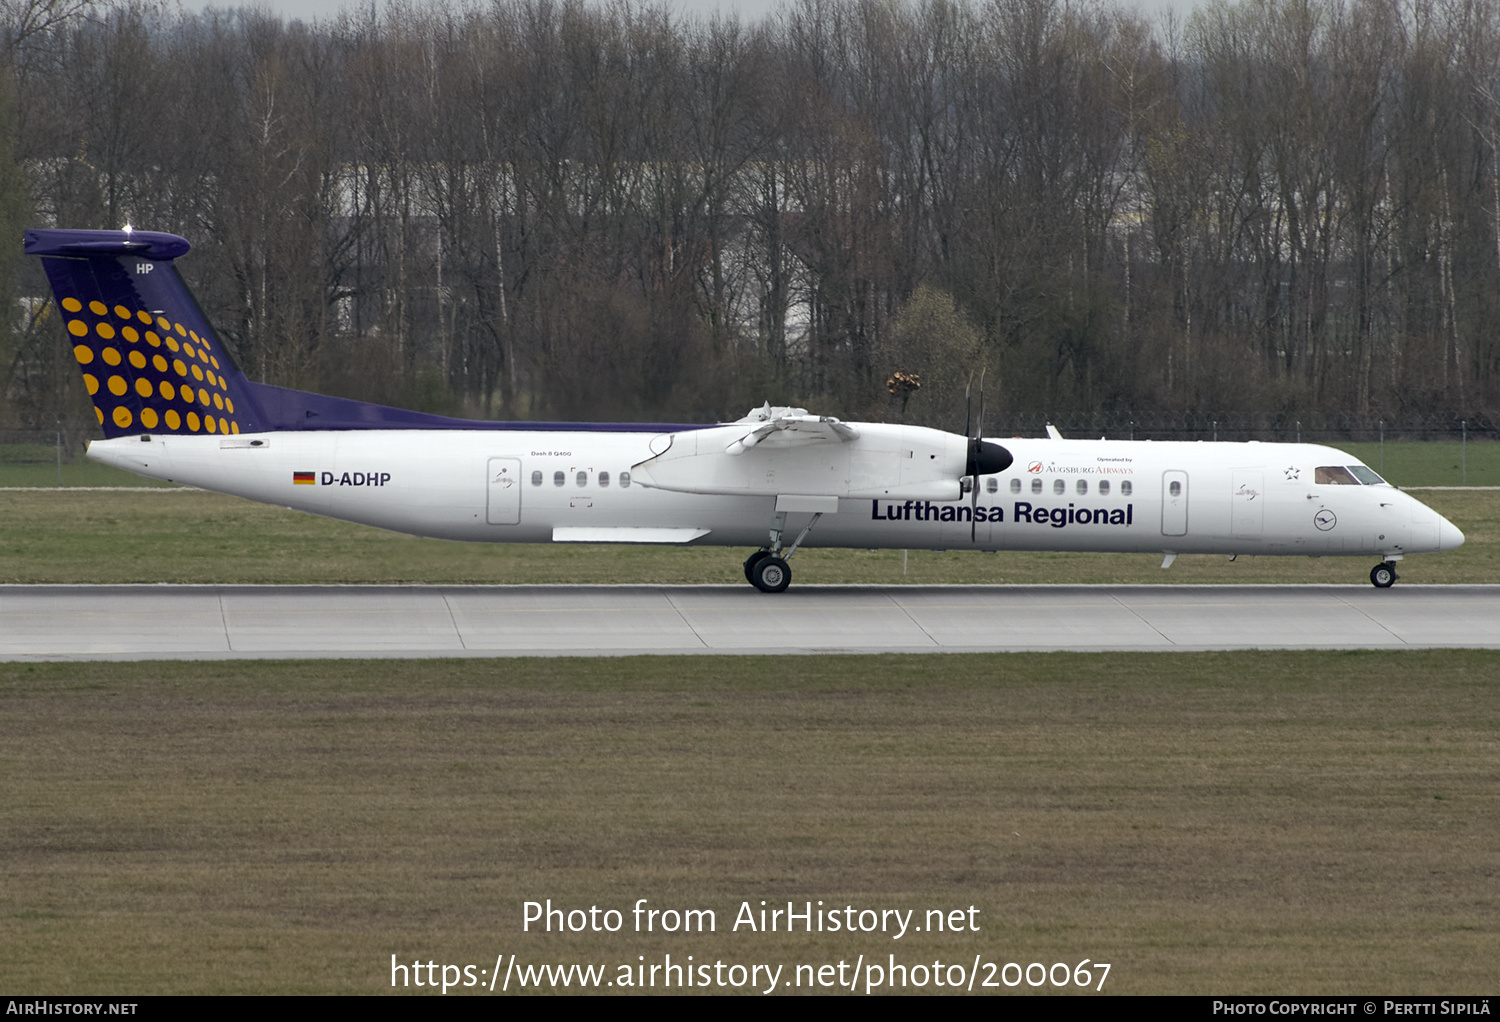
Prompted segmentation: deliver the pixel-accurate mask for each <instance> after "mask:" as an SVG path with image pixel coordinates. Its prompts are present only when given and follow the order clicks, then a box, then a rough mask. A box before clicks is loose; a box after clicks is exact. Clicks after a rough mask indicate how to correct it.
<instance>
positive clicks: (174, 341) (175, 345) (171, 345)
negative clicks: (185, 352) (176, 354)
mask: <svg viewBox="0 0 1500 1022" xmlns="http://www.w3.org/2000/svg"><path fill="white" fill-rule="evenodd" d="M167 347H169V348H171V349H172V350H173V351H178V350H180V349H181V348H182V345H180V344H178V343H177V338H175V337H168V338H167Z"/></svg>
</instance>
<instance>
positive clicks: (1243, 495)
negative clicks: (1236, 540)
mask: <svg viewBox="0 0 1500 1022" xmlns="http://www.w3.org/2000/svg"><path fill="white" fill-rule="evenodd" d="M1231 486H1232V487H1233V489H1232V491H1231V493H1230V497H1229V501H1230V512H1229V524H1230V531H1231V532H1232V533H1233V534H1234V535H1236V536H1259V535H1260V532H1261V526H1262V525H1263V524H1264V522H1265V514H1266V498H1265V491H1266V488H1265V479H1264V476H1263V475H1262V474H1261V473H1260V472H1251V471H1248V470H1246V469H1235V470H1234V474H1233V476H1232V477H1231Z"/></svg>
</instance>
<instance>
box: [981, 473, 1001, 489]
mask: <svg viewBox="0 0 1500 1022" xmlns="http://www.w3.org/2000/svg"><path fill="white" fill-rule="evenodd" d="M984 489H985V492H986V493H999V492H1000V480H998V479H996V478H995V477H994V476H990V477H989V478H988V479H986V480H985V481H984Z"/></svg>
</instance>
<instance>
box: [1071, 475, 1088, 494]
mask: <svg viewBox="0 0 1500 1022" xmlns="http://www.w3.org/2000/svg"><path fill="white" fill-rule="evenodd" d="M1074 488H1075V489H1076V490H1077V491H1078V495H1079V496H1080V497H1086V496H1088V492H1089V481H1088V480H1087V479H1080V480H1078V485H1077V486H1076V487H1074Z"/></svg>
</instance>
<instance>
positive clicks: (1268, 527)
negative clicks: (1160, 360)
mask: <svg viewBox="0 0 1500 1022" xmlns="http://www.w3.org/2000/svg"><path fill="white" fill-rule="evenodd" d="M189 248H190V245H189V243H188V242H187V240H185V239H183V238H180V237H177V236H175V235H171V234H162V233H156V232H149V231H135V230H131V229H129V228H127V229H126V230H124V231H91V230H28V231H27V232H26V236H25V251H26V252H27V253H28V254H30V255H35V256H39V257H40V258H41V260H42V263H43V267H44V268H45V270H46V274H47V277H48V279H49V281H50V283H51V285H52V289H53V292H54V297H55V299H56V303H57V310H58V312H59V313H60V314H61V319H62V322H63V324H64V326H65V328H66V330H67V332H68V334H69V337H70V338H71V340H72V342H73V345H74V347H73V353H74V356H75V357H76V359H77V361H78V364H79V369H80V370H81V371H82V374H83V379H84V384H85V386H86V387H87V388H88V392H89V395H90V397H91V398H92V400H93V402H94V411H95V414H96V416H97V417H98V420H99V425H100V427H101V428H102V429H103V431H104V435H105V439H103V440H96V441H94V442H92V443H91V444H90V445H89V448H88V456H89V457H90V458H91V459H93V460H95V461H99V462H103V463H105V464H108V465H114V466H116V467H118V468H123V469H128V470H129V471H132V472H136V473H139V474H140V475H143V476H148V477H150V478H154V479H163V480H167V481H170V482H176V483H183V484H187V485H190V486H197V487H201V488H203V489H206V490H213V491H217V492H220V493H227V494H232V495H234V496H238V497H244V498H247V499H249V500H255V501H261V502H263V503H268V504H278V505H282V506H285V507H289V508H295V509H297V510H301V511H307V512H310V513H313V514H318V515H325V516H328V517H331V518H338V519H343V520H346V521H351V522H357V523H361V524H364V525H371V526H375V527H378V528H383V529H390V530H393V531H396V532H404V533H410V534H413V535H418V536H430V537H436V538H441V539H452V540H469V541H477V542H489V543H651V544H673V545H697V546H750V547H753V548H755V549H754V552H753V553H751V554H750V556H749V557H748V558H747V559H746V561H745V564H744V569H745V578H746V580H747V581H749V582H750V583H751V584H752V585H754V586H755V587H756V588H757V589H759V590H761V591H762V592H767V593H776V592H781V591H783V590H785V589H786V588H787V586H788V585H789V583H790V581H791V569H790V567H789V563H788V562H789V561H790V560H791V557H792V555H793V554H795V553H796V551H797V550H798V549H800V548H801V547H803V546H822V547H853V548H882V547H885V548H913V547H915V548H924V547H925V548H933V549H948V548H975V549H979V550H988V551H994V550H1055V551H1095V552H1139V553H1152V554H1160V555H1162V558H1163V560H1162V567H1163V568H1166V567H1169V566H1170V565H1171V564H1172V562H1173V560H1174V559H1175V558H1176V557H1177V556H1178V555H1180V554H1228V555H1230V556H1239V555H1245V556H1249V555H1278V554H1279V555H1302V556H1310V557H1323V556H1366V557H1370V556H1373V557H1378V558H1380V560H1379V562H1378V563H1377V564H1376V565H1375V567H1374V568H1373V569H1372V570H1371V571H1370V581H1371V583H1373V584H1374V585H1375V586H1376V587H1377V588H1382V589H1383V588H1388V587H1389V586H1391V585H1392V584H1393V583H1394V582H1395V581H1396V579H1397V575H1396V565H1397V562H1399V561H1401V560H1402V559H1403V558H1404V557H1406V556H1407V555H1408V554H1416V553H1430V552H1436V551H1442V550H1452V549H1454V548H1455V547H1457V546H1459V545H1460V544H1461V543H1463V541H1464V536H1463V533H1462V532H1460V531H1459V529H1458V528H1457V527H1455V526H1454V525H1453V523H1452V522H1450V521H1448V520H1447V519H1446V518H1444V517H1443V516H1441V515H1439V514H1437V513H1436V512H1435V511H1433V510H1432V509H1431V508H1429V507H1427V506H1426V505H1424V504H1423V503H1421V502H1420V501H1418V500H1416V499H1415V498H1413V497H1411V496H1410V495H1408V494H1406V493H1403V492H1401V491H1400V490H1398V489H1397V488H1395V487H1393V486H1391V485H1390V484H1388V483H1386V482H1385V481H1384V480H1383V479H1381V478H1380V476H1379V475H1377V474H1376V473H1375V472H1374V471H1372V470H1371V469H1370V468H1369V467H1368V466H1366V465H1364V464H1362V463H1360V462H1359V461H1358V460H1357V459H1355V458H1353V457H1351V456H1350V455H1348V454H1345V453H1343V452H1341V451H1338V450H1335V449H1333V448H1330V447H1324V446H1320V445H1317V444H1300V443H1299V444H1282V443H1258V442H1255V441H1251V442H1248V443H1217V442H1215V443H1204V442H1201V441H1200V442H1176V441H1166V442H1160V441H1149V440H1146V441H1124V440H1102V439H1101V440H1074V439H1064V438H1063V437H1062V436H1061V435H1060V434H1059V433H1058V432H1057V430H1056V429H1054V428H1052V427H1050V426H1049V427H1048V430H1047V432H1048V435H1047V436H1046V437H1045V438H1021V437H1016V438H1013V439H1007V440H1004V441H1003V442H1001V441H1000V440H997V439H985V438H982V437H980V436H978V435H977V434H978V430H977V429H976V430H975V431H974V432H975V435H973V436H969V435H964V436H960V435H958V434H955V433H948V432H944V431H941V430H936V429H928V428H925V427H919V426H903V425H890V424H883V423H869V422H841V421H839V420H838V419H835V418H831V417H827V416H818V415H810V414H808V413H807V411H806V410H805V409H801V408H791V407H773V406H771V405H770V404H769V402H768V403H767V404H766V405H765V406H763V407H761V408H758V409H753V410H752V411H751V412H750V413H749V414H748V415H746V416H745V417H744V418H741V419H739V420H737V421H734V422H725V423H716V424H709V425H701V424H669V423H658V424H650V423H629V424H613V423H573V422H551V423H541V422H479V421H472V420H466V419H455V418H448V417H445V416H439V415H430V414H425V413H420V412H413V411H407V410H403V409H398V408H391V407H387V406H383V405H376V404H370V403H367V402H362V401H353V400H348V399H345V398H337V397H330V396H326V395H321V394H312V393H307V392H304V391H298V390H290V389H287V388H284V387H275V386H271V385H269V384H263V383H255V382H253V381H251V380H250V379H248V378H247V377H246V376H245V374H244V373H243V372H241V371H240V370H239V369H238V368H237V367H236V366H235V363H234V360H233V359H232V358H231V357H230V354H229V352H228V350H227V349H226V348H225V346H224V344H223V342H222V341H221V340H220V339H219V337H218V335H217V334H216V333H215V332H214V330H213V328H212V327H211V326H210V325H209V323H208V321H207V319H206V318H205V317H204V315H203V313H202V311H201V310H200V309H199V307H198V305H197V303H196V302H195V301H194V300H193V298H192V296H191V294H190V293H189V291H188V289H187V287H186V285H185V284H184V283H183V281H182V278H181V277H180V276H179V275H178V273H177V269H176V266H175V260H177V259H178V258H180V257H182V256H184V255H186V254H187V252H188V251H189ZM981 417H982V416H981ZM968 432H969V430H967V429H966V430H965V433H966V434H967V433H968Z"/></svg>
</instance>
